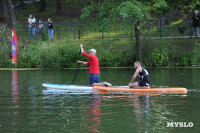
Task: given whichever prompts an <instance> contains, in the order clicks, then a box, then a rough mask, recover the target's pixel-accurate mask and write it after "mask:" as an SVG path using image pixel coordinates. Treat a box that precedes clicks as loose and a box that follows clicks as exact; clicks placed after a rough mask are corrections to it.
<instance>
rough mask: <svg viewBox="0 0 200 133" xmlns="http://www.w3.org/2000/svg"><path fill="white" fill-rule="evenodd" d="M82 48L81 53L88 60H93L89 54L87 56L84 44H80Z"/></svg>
mask: <svg viewBox="0 0 200 133" xmlns="http://www.w3.org/2000/svg"><path fill="white" fill-rule="evenodd" d="M80 48H81V53H82V54H83V55H84V56H85V57H87V58H92V55H89V54H86V53H85V51H84V49H83V44H80Z"/></svg>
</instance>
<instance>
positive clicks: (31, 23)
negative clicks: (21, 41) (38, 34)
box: [28, 14, 36, 39]
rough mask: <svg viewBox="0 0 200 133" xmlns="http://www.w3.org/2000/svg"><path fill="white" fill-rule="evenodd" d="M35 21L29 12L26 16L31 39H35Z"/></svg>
mask: <svg viewBox="0 0 200 133" xmlns="http://www.w3.org/2000/svg"><path fill="white" fill-rule="evenodd" d="M35 22H36V19H35V17H34V16H33V15H32V14H30V16H29V18H28V28H29V32H30V35H31V38H32V39H35Z"/></svg>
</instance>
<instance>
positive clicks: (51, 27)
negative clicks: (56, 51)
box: [47, 18, 54, 40]
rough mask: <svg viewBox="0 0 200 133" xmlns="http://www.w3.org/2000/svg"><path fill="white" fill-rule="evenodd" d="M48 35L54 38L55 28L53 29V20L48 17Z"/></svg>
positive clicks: (51, 38)
mask: <svg viewBox="0 0 200 133" xmlns="http://www.w3.org/2000/svg"><path fill="white" fill-rule="evenodd" d="M47 24H48V35H49V39H50V40H53V39H54V30H53V21H52V19H51V18H48V23H47Z"/></svg>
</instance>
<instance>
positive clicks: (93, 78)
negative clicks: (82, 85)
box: [89, 74, 100, 85]
mask: <svg viewBox="0 0 200 133" xmlns="http://www.w3.org/2000/svg"><path fill="white" fill-rule="evenodd" d="M93 83H100V74H90V76H89V85H91V84H93Z"/></svg>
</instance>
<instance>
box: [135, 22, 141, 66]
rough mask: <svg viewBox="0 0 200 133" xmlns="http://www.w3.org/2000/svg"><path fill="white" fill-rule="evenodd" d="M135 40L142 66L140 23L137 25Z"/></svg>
mask: <svg viewBox="0 0 200 133" xmlns="http://www.w3.org/2000/svg"><path fill="white" fill-rule="evenodd" d="M135 39H136V46H137V59H138V61H139V62H140V63H141V64H142V57H141V45H140V27H139V21H138V22H136V24H135Z"/></svg>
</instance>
